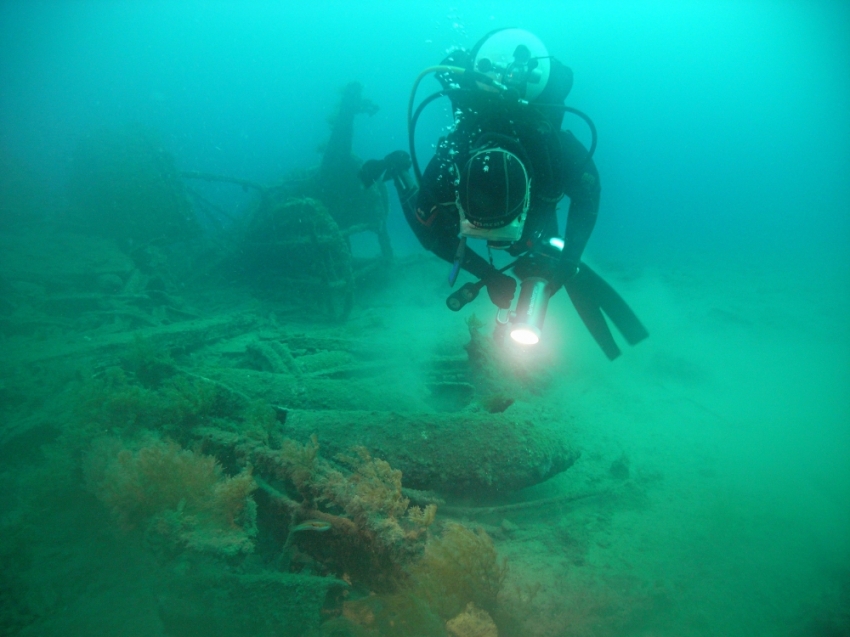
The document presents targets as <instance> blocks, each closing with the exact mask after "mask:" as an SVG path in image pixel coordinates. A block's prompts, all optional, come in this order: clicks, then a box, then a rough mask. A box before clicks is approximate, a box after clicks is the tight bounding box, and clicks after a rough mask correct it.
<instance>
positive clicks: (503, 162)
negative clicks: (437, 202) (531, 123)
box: [455, 146, 531, 249]
mask: <svg viewBox="0 0 850 637" xmlns="http://www.w3.org/2000/svg"><path fill="white" fill-rule="evenodd" d="M455 170H456V171H457V175H458V189H457V197H456V201H455V203H456V205H457V209H458V213H459V215H460V236H461V237H465V238H470V239H484V240H486V241H487V242H488V245H490V247H492V248H497V249H505V248H508V247H509V246H510V245H511V244H512V243H514V242H516V241H519V239H520V237H522V231H523V228H524V226H525V220H526V217H527V216H528V209H529V207H530V205H531V178H530V177H529V174H528V170H527V169H526V167H525V163H524V162H523V161H522V160H521V159H520V158H519V156H518V155H517V154H516V153H514V152H512V151H510V150H508V149H506V148H502V147H501V146H494V147H485V148H479V149H478V150H476V151H474V152H473V153H472V155H471V156H470V157H469V159H468V160H467V161H466V163H465V164H464V165H463V167H458V166H457V165H456V166H455Z"/></svg>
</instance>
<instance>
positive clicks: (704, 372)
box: [0, 229, 850, 637]
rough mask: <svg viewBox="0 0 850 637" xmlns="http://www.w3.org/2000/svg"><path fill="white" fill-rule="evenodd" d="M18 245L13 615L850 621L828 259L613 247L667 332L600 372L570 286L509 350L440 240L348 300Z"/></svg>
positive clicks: (824, 628) (73, 629)
mask: <svg viewBox="0 0 850 637" xmlns="http://www.w3.org/2000/svg"><path fill="white" fill-rule="evenodd" d="M2 242H3V250H2V255H3V256H2V257H0V273H2V281H3V285H4V295H3V298H4V306H3V314H2V352H3V354H2V360H3V367H2V378H1V379H0V392H1V393H2V401H0V405H2V406H1V407H0V409H2V422H3V427H2V438H1V439H0V456H1V457H2V473H0V479H2V483H3V484H2V489H0V493H2V533H0V559H2V569H0V573H2V575H0V578H2V581H0V600H2V604H0V609H1V610H0V626H2V631H0V632H2V633H3V634H9V635H52V634H64V635H67V634H75V635H100V634H102V635H169V636H182V635H222V636H224V635H227V636H231V635H233V636H236V635H293V636H294V635H369V636H378V635H411V636H416V635H447V634H465V633H451V632H447V631H448V630H450V629H451V630H467V628H463V627H461V628H458V626H459V625H460V624H457V623H455V624H452V621H453V620H455V619H456V618H458V617H459V616H463V617H466V619H467V620H469V621H473V620H474V621H477V622H479V623H480V624H481V625H483V626H485V628H481V630H490V628H486V626H489V624H488V623H487V622H490V621H492V622H493V626H495V627H497V629H498V634H499V635H502V636H503V637H505V636H510V635H518V636H519V635H535V636H536V635H540V636H572V635H576V636H578V635H636V636H637V635H641V636H643V635H646V636H648V635H695V636H700V635H718V634H724V635H789V636H797V635H800V636H802V635H842V634H847V631H848V630H850V618H849V617H848V614H847V608H848V607H850V604H848V602H850V568H848V567H850V561H848V557H849V556H848V540H847V538H848V537H850V534H848V533H847V531H848V528H850V527H848V513H847V511H848V510H850V508H848V507H847V506H846V505H847V503H848V499H850V498H849V496H850V480H848V463H847V459H848V439H847V431H846V423H847V416H848V406H847V401H846V398H845V395H844V388H845V387H846V380H847V369H846V365H845V363H846V360H847V359H846V354H847V353H848V338H847V329H846V327H845V326H844V323H843V321H842V318H843V317H846V316H847V307H846V300H845V299H843V298H842V297H841V295H840V293H838V292H837V291H836V290H835V289H834V287H833V286H834V284H836V283H837V282H836V281H834V280H830V279H822V283H821V285H820V286H819V287H818V288H817V289H810V290H808V291H807V292H806V295H807V296H806V297H800V296H797V297H796V300H797V303H796V304H791V303H788V302H787V301H788V299H789V295H790V294H791V292H792V291H796V290H799V289H800V288H798V287H797V285H796V283H797V281H796V280H795V279H794V276H797V277H800V278H801V279H802V278H803V277H804V275H806V274H807V273H803V272H797V273H796V274H789V273H783V274H781V275H778V274H776V273H774V272H771V273H768V274H765V273H759V272H750V273H747V274H746V275H745V274H740V273H737V274H734V273H732V272H723V273H718V272H717V271H706V270H701V269H700V268H699V267H698V266H697V265H696V262H694V264H692V269H690V270H689V269H688V268H687V267H683V266H682V265H681V264H677V265H675V266H673V265H672V264H670V265H666V266H665V265H659V266H658V267H656V268H653V269H651V270H650V269H643V270H642V271H641V272H640V274H639V275H637V276H636V275H635V271H636V270H635V267H629V268H626V267H623V266H614V265H610V264H609V265H608V266H607V267H606V266H605V264H604V263H600V264H599V267H600V271H602V272H603V273H604V274H605V275H606V277H608V278H609V280H611V281H612V283H614V284H615V285H616V286H617V287H618V288H619V289H620V290H621V292H622V293H623V294H624V295H625V296H627V297H628V298H629V301H630V302H631V303H632V304H633V305H634V306H635V307H636V308H639V311H640V313H641V315H642V317H643V318H644V320H645V321H646V323H647V324H648V325H649V326H650V331H651V333H652V337H651V338H650V339H649V340H648V341H646V342H645V343H642V344H640V345H639V346H638V347H636V348H629V349H628V350H627V351H626V352H625V354H624V356H623V357H622V358H621V359H620V360H618V361H617V362H616V363H613V364H612V363H609V362H608V361H607V360H606V359H605V358H604V357H603V356H602V355H601V354H600V353H599V352H598V351H596V349H595V345H594V344H593V343H592V341H591V340H590V339H589V338H588V337H587V335H586V334H585V333H584V332H583V328H582V327H581V325H580V323H579V322H578V320H577V319H576V317H575V316H574V315H573V313H572V310H571V308H569V307H568V305H567V303H566V299H565V298H560V297H556V298H555V299H554V300H553V304H552V309H551V312H550V316H549V318H548V321H547V340H546V341H545V343H544V344H543V346H542V347H541V348H539V349H538V350H534V351H532V352H531V353H529V352H525V353H522V352H515V351H504V350H499V349H498V348H495V347H494V346H493V343H492V341H491V339H490V323H489V321H490V318H489V309H488V308H486V306H485V304H484V303H483V302H481V303H478V304H475V305H473V306H472V307H471V308H470V310H469V313H468V316H467V317H466V319H469V316H471V315H472V314H474V315H475V316H476V317H477V319H476V320H474V321H472V322H469V320H465V317H464V316H459V315H456V314H452V313H449V312H446V311H444V309H443V307H442V304H441V302H440V300H441V298H442V296H443V295H444V294H445V290H444V288H443V287H441V286H440V285H438V284H437V283H434V282H435V281H439V280H440V278H441V277H440V274H441V272H442V268H440V266H439V264H436V263H435V262H434V261H433V260H431V259H430V258H427V257H422V258H419V257H404V258H400V259H397V260H396V262H395V263H393V264H389V265H385V266H383V267H382V270H381V274H380V275H379V276H377V278H376V279H374V278H373V279H372V280H371V283H368V282H367V283H361V284H359V287H358V288H357V296H356V299H357V302H356V304H355V307H354V310H353V311H352V313H351V315H350V316H349V317H348V319H347V320H346V321H343V322H340V321H337V320H333V319H332V318H330V317H329V316H328V315H327V314H323V313H322V312H320V311H318V310H317V309H316V308H313V311H312V317H313V318H312V320H308V317H309V316H311V313H310V311H309V308H308V307H305V306H304V305H301V304H298V303H293V302H292V301H291V300H287V299H285V298H277V299H272V300H270V299H268V298H265V297H264V296H263V295H262V294H260V293H258V292H257V291H256V290H253V289H250V288H246V287H245V286H244V285H243V284H241V283H239V282H238V281H237V282H232V281H230V282H226V281H222V280H220V279H219V280H215V279H212V280H209V279H208V280H203V281H199V282H197V283H195V284H194V285H193V286H177V285H174V281H175V278H174V277H175V273H178V272H179V268H178V267H177V266H172V265H171V264H172V263H174V261H172V260H169V259H168V258H167V253H165V252H163V255H164V256H162V258H161V259H160V260H159V261H158V262H157V265H156V268H157V272H158V273H159V276H160V278H161V279H162V281H164V284H163V286H164V288H165V290H164V292H163V294H161V295H160V294H158V293H157V292H156V291H155V290H157V289H158V287H159V284H155V285H151V284H150V281H151V280H153V279H154V278H155V277H153V276H151V275H150V274H148V275H145V276H147V277H148V278H147V281H148V287H145V288H143V289H142V290H141V291H139V292H137V293H134V294H133V295H129V294H127V293H126V292H125V291H122V290H116V289H112V288H110V287H109V286H108V284H109V282H110V280H111V279H110V276H115V277H117V278H118V279H119V280H121V281H123V282H129V281H132V280H133V277H134V276H140V275H139V274H138V272H139V268H138V265H137V264H136V263H134V262H133V261H132V259H130V260H129V261H128V259H127V257H126V254H125V253H124V252H122V251H121V250H120V249H118V248H117V246H116V244H114V243H113V242H112V241H111V240H109V239H102V238H92V237H86V236H85V235H79V234H71V233H68V232H67V231H63V230H58V229H51V230H34V229H27V230H23V229H15V230H13V231H11V232H9V233H7V234H6V235H4V237H3V239H2ZM46 243H50V244H51V245H54V246H62V247H63V250H62V251H61V252H57V251H55V250H48V251H45V250H44V245H45V244H46ZM170 267H174V270H173V271H171V270H169V268H170ZM134 273H135V274H134ZM809 280H811V278H810V279H809ZM411 282H415V283H416V284H415V285H412V284H411ZM125 284H126V283H125ZM104 286H106V287H104ZM756 289H757V290H758V294H754V293H753V290H756ZM130 296H132V297H133V298H128V297H130ZM137 297H143V298H137ZM804 300H805V301H806V303H803V301H804ZM804 306H805V308H811V307H818V306H820V307H821V308H822V309H821V310H820V313H819V316H821V317H822V322H821V323H820V324H819V325H817V326H815V325H812V324H811V323H810V322H809V321H808V317H809V316H810V314H809V313H808V311H805V312H804V311H803V310H802V309H801V308H803V307H804ZM399 472H400V473H399ZM408 487H412V489H408ZM434 507H436V509H435V510H436V515H435V517H433V519H431V516H433V514H434ZM310 519H313V520H317V526H318V528H319V529H320V530H316V531H312V530H300V528H299V530H297V531H295V532H293V529H295V528H296V525H297V524H298V523H301V522H304V521H307V520H310ZM470 603H472V604H473V605H474V607H469V606H468V604H470ZM482 611H483V613H482ZM464 613H466V615H464ZM484 613H486V614H484ZM482 617H483V618H485V619H482ZM470 618H472V619H470ZM452 626H454V628H451V627H452ZM494 629H495V628H494ZM469 634H473V633H469ZM482 634H491V633H488V632H485V633H482Z"/></svg>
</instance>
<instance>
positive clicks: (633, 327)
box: [564, 262, 649, 360]
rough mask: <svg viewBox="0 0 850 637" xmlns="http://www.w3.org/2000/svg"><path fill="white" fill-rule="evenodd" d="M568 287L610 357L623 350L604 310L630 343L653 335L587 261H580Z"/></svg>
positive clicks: (586, 324)
mask: <svg viewBox="0 0 850 637" xmlns="http://www.w3.org/2000/svg"><path fill="white" fill-rule="evenodd" d="M564 287H565V288H566V290H567V294H569V296H570V300H571V301H572V302H573V305H574V306H575V308H576V311H577V312H578V315H579V317H581V320H582V321H583V322H584V324H585V326H586V327H587V329H588V331H589V332H590V334H591V336H593V338H594V340H595V341H596V342H597V343H598V344H599V347H601V348H602V351H603V352H604V353H605V355H606V356H607V357H608V358H609V359H610V360H614V359H615V358H617V357H618V356H619V355H620V354H621V352H620V348H619V347H618V346H617V343H615V342H614V336H613V335H612V334H611V329H610V328H609V327H608V323H607V321H606V320H605V316H604V315H603V312H604V313H605V315H607V316H608V318H609V319H610V320H611V322H612V323H613V324H614V325H615V326H616V328H617V329H618V330H619V331H620V333H621V334H622V335H623V337H624V338H625V339H626V341H627V342H628V343H629V345H637V344H638V343H640V342H641V341H642V340H643V339H645V338H646V337H647V336H649V332H648V331H647V330H646V328H645V327H644V326H643V324H642V323H641V322H640V319H638V317H637V316H636V315H635V313H634V312H633V311H632V308H630V307H629V306H628V304H627V303H626V302H625V301H624V300H623V297H621V296H620V295H619V294H618V293H617V291H616V290H615V289H614V288H612V287H611V286H610V285H609V284H608V283H607V282H606V281H605V280H604V279H603V278H602V277H601V276H599V275H598V274H596V272H594V271H593V270H592V269H591V268H590V267H589V266H588V265H587V264H586V263H584V262H582V263H581V264H580V265H579V269H578V272H577V273H576V275H575V276H573V277H572V278H571V279H570V280H569V281H567V282H566V284H565V285H564Z"/></svg>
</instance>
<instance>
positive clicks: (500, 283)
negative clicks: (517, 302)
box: [483, 269, 516, 310]
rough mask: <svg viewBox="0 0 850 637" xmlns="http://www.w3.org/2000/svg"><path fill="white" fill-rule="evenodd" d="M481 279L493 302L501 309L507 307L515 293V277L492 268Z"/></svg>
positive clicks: (509, 305)
mask: <svg viewBox="0 0 850 637" xmlns="http://www.w3.org/2000/svg"><path fill="white" fill-rule="evenodd" d="M483 281H484V285H486V286H487V294H488V295H489V296H490V300H491V301H493V304H494V305H495V306H496V307H499V308H501V309H503V310H506V309H509V308H510V307H511V302H512V301H513V300H514V294H516V279H515V278H513V277H512V276H508V275H507V274H503V273H502V272H499V271H498V270H496V269H494V270H493V271H492V272H491V273H490V274H488V275H487V276H486V277H484V279H483Z"/></svg>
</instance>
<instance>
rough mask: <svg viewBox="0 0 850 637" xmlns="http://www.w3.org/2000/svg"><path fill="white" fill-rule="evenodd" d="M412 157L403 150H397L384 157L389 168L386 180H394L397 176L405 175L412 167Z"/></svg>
mask: <svg viewBox="0 0 850 637" xmlns="http://www.w3.org/2000/svg"><path fill="white" fill-rule="evenodd" d="M411 163H412V162H411V161H410V155H408V154H407V153H406V152H404V151H403V150H395V151H393V152H391V153H390V154H389V155H387V156H386V157H384V164H385V165H386V167H387V173H386V174H387V176H386V179H392V178H393V177H394V176H395V175H397V174H399V173H403V172H404V171H405V170H407V169H408V168H410V166H411Z"/></svg>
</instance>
